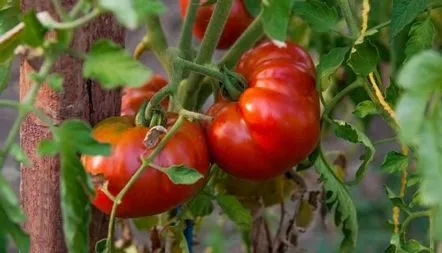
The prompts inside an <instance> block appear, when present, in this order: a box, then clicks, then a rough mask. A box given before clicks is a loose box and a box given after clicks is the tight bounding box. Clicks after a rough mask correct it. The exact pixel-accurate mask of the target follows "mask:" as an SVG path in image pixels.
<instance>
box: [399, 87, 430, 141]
mask: <svg viewBox="0 0 442 253" xmlns="http://www.w3.org/2000/svg"><path fill="white" fill-rule="evenodd" d="M427 100H428V96H424V95H415V94H412V93H407V94H405V95H404V96H402V97H401V99H400V100H399V103H398V105H397V107H396V116H397V119H398V122H399V126H400V130H399V136H400V138H401V140H402V141H403V142H404V143H412V142H413V141H414V140H415V139H416V138H417V137H418V136H417V133H418V132H419V129H420V127H421V125H422V122H423V120H424V114H425V108H426V106H427Z"/></svg>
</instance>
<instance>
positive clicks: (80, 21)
mask: <svg viewBox="0 0 442 253" xmlns="http://www.w3.org/2000/svg"><path fill="white" fill-rule="evenodd" d="M101 13H102V12H101V10H100V9H93V10H92V11H91V12H89V13H88V14H86V15H84V16H83V17H81V18H78V19H76V20H74V21H70V22H65V23H58V22H53V23H49V24H48V26H49V28H53V29H59V30H70V29H74V28H76V27H79V26H81V25H83V24H86V23H87V22H89V21H91V20H92V19H94V18H96V17H98V16H99V15H100V14H101Z"/></svg>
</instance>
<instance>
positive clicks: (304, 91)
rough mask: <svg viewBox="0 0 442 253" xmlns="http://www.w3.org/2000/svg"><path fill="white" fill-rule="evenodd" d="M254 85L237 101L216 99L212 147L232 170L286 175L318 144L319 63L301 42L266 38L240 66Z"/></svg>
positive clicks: (252, 175) (247, 175)
mask: <svg viewBox="0 0 442 253" xmlns="http://www.w3.org/2000/svg"><path fill="white" fill-rule="evenodd" d="M236 70H237V72H238V73H240V74H242V75H243V76H244V77H245V78H246V80H247V82H248V84H249V87H248V88H247V89H246V90H245V91H244V92H243V93H242V94H241V96H240V97H239V100H238V101H237V102H231V101H226V100H222V101H219V102H217V103H215V104H214V105H213V106H212V107H211V108H210V109H209V112H208V113H209V114H210V115H212V116H213V117H214V120H213V121H212V122H210V123H208V125H207V136H208V137H207V138H208V143H209V147H210V151H211V153H212V155H213V158H214V159H215V161H216V163H217V164H218V165H219V166H220V167H221V168H222V169H224V170H225V171H226V172H228V173H230V174H232V175H234V176H237V177H239V178H243V179H249V180H266V179H270V178H274V177H276V176H278V175H281V174H283V173H284V172H285V171H286V170H287V169H289V168H291V167H293V166H294V165H296V164H297V163H299V162H300V161H302V160H303V159H305V158H306V157H307V156H308V155H309V154H310V153H311V152H312V151H313V150H314V148H315V147H316V145H317V143H318V140H319V131H320V126H319V122H320V115H319V113H320V111H319V109H320V106H319V99H318V93H317V91H316V88H315V68H314V65H313V62H312V60H311V58H310V56H309V55H308V54H307V53H306V52H305V51H304V50H303V49H302V48H300V47H299V46H297V45H295V44H293V43H286V47H278V46H276V45H275V44H273V43H272V42H265V43H263V44H260V45H258V46H257V47H256V48H254V49H252V50H250V51H249V52H247V53H245V54H244V55H243V56H242V57H241V59H240V61H239V64H238V66H237V69H236Z"/></svg>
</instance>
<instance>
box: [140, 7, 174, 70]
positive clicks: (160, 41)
mask: <svg viewBox="0 0 442 253" xmlns="http://www.w3.org/2000/svg"><path fill="white" fill-rule="evenodd" d="M146 22H147V27H148V33H149V35H148V36H149V40H150V46H151V49H152V52H153V53H154V55H155V57H156V58H157V59H158V61H159V62H160V63H161V66H163V68H164V70H165V71H166V72H167V75H168V76H169V78H170V77H171V74H172V66H171V61H170V55H169V53H168V43H167V40H166V35H165V34H164V30H163V27H162V25H161V21H160V17H159V16H158V15H148V16H147V18H146Z"/></svg>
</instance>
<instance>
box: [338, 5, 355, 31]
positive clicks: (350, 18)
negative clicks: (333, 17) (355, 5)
mask: <svg viewBox="0 0 442 253" xmlns="http://www.w3.org/2000/svg"><path fill="white" fill-rule="evenodd" d="M338 4H339V6H340V7H341V10H342V14H343V15H344V18H345V22H347V25H348V29H349V30H350V34H351V36H352V37H356V36H358V34H359V28H358V22H357V21H356V18H355V16H354V13H353V11H352V10H351V6H350V2H349V1H348V0H338Z"/></svg>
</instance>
